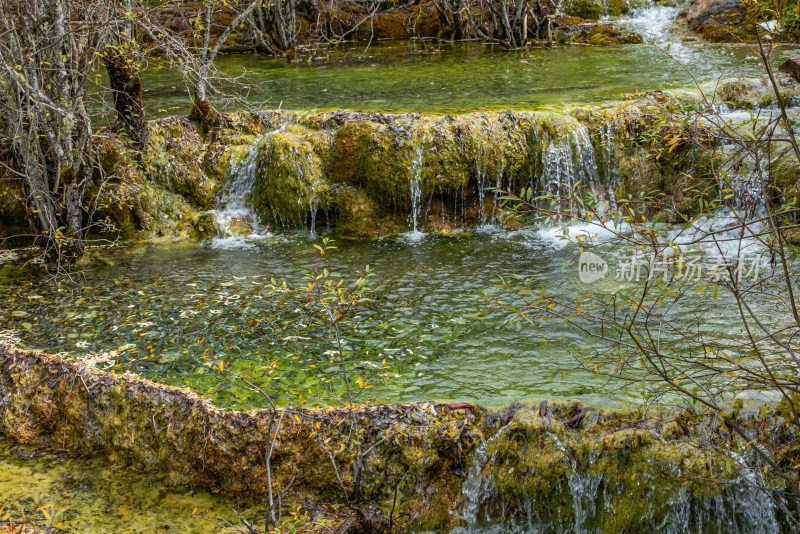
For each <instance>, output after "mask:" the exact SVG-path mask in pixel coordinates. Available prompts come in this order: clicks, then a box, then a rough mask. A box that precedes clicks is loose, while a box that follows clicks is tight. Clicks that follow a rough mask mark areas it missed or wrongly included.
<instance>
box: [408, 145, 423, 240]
mask: <svg viewBox="0 0 800 534" xmlns="http://www.w3.org/2000/svg"><path fill="white" fill-rule="evenodd" d="M424 168H425V140H424V137H423V138H422V139H419V140H418V141H417V143H416V144H415V145H414V156H413V157H412V159H411V176H412V178H411V183H410V187H411V214H410V217H411V228H412V230H411V236H412V237H414V238H420V237H422V232H421V231H420V230H419V228H418V226H417V225H418V224H419V216H420V209H421V204H422V172H423V169H424Z"/></svg>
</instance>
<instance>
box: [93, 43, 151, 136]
mask: <svg viewBox="0 0 800 534" xmlns="http://www.w3.org/2000/svg"><path fill="white" fill-rule="evenodd" d="M103 63H104V64H105V67H106V72H108V80H109V84H110V86H111V91H112V94H113V97H114V110H115V111H116V114H117V125H118V126H119V128H120V130H121V131H123V132H125V133H126V134H127V135H128V137H129V138H130V139H131V141H132V142H133V144H134V145H135V146H136V148H137V149H139V150H144V149H145V147H146V146H147V123H146V122H145V114H144V107H143V105H142V81H141V78H140V77H139V72H138V70H137V69H135V68H134V67H133V66H132V64H131V62H130V61H128V60H127V59H126V58H125V56H124V55H123V54H121V53H120V52H118V51H116V50H114V49H111V48H110V49H108V50H107V51H106V54H105V58H104V61H103Z"/></svg>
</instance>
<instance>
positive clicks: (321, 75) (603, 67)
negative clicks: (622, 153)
mask: <svg viewBox="0 0 800 534" xmlns="http://www.w3.org/2000/svg"><path fill="white" fill-rule="evenodd" d="M677 12H678V9H677V8H670V7H663V6H656V7H652V8H650V9H645V10H640V11H638V12H635V13H633V14H632V15H631V16H630V17H626V18H623V20H622V21H620V23H621V24H622V25H624V26H625V27H626V28H628V29H629V30H632V31H635V32H638V33H640V34H642V36H643V37H644V43H643V44H629V45H619V46H603V47H595V46H580V45H573V46H555V47H553V48H535V49H530V50H519V51H511V52H509V51H506V50H503V49H502V48H501V47H499V46H498V45H487V44H481V43H427V44H422V43H419V42H402V43H398V42H377V43H372V45H371V46H369V47H367V46H366V44H364V43H355V44H346V45H341V46H339V47H335V48H332V49H325V50H319V51H317V53H316V55H315V56H314V58H313V59H305V60H300V61H297V62H287V61H286V60H284V59H270V58H265V57H263V56H258V55H256V54H228V55H224V56H221V57H220V58H219V59H218V62H217V65H218V66H219V67H220V68H221V69H222V70H223V71H225V72H227V73H228V74H230V75H231V76H239V75H243V74H246V75H247V80H248V82H254V83H255V84H256V86H253V87H250V88H248V90H247V91H246V92H244V91H241V90H235V91H233V92H235V93H236V94H238V95H240V96H245V97H246V99H247V100H249V101H250V102H251V103H252V104H254V105H256V107H259V108H277V107H280V108H281V109H283V110H308V109H357V110H360V111H385V112H404V111H413V112H428V113H458V112H469V111H476V110H492V109H532V108H536V107H542V106H556V105H560V104H565V103H572V104H592V103H598V102H608V101H615V100H620V99H622V98H624V96H625V95H627V94H632V93H634V92H637V91H653V90H668V89H680V88H688V87H692V84H693V82H692V78H691V77H690V76H689V74H687V72H686V71H685V70H684V68H683V66H681V64H679V63H678V62H677V61H676V60H678V61H680V62H681V63H682V64H683V65H684V66H685V67H686V68H687V69H689V70H690V71H691V72H692V74H693V75H694V76H695V78H697V80H698V81H700V82H701V83H705V84H711V83H714V82H715V81H716V80H718V79H719V78H720V77H721V78H731V77H737V76H759V77H760V76H762V75H763V72H762V71H761V69H760V67H759V64H758V62H757V60H756V59H755V58H754V57H752V54H751V52H750V51H749V50H747V48H746V47H745V46H743V45H737V44H711V43H707V42H702V41H693V40H689V41H685V40H684V39H685V38H686V34H684V33H683V32H681V31H675V30H673V29H672V26H673V21H674V20H675V16H676V14H677ZM651 43H654V44H655V45H657V46H653V44H651ZM665 52H668V53H669V54H670V55H671V56H672V58H670V57H668V56H667V54H666V53H665ZM799 54H800V48H798V47H797V46H781V47H778V48H777V49H776V50H775V52H774V57H775V60H776V63H779V62H782V61H783V60H785V59H786V58H787V57H796V56H797V55H799ZM673 58H674V59H673ZM144 86H145V87H146V88H147V89H146V91H145V101H146V105H147V107H148V109H149V116H150V117H154V116H164V115H174V114H178V113H182V112H184V113H185V112H187V111H188V107H189V104H190V101H189V98H188V93H187V91H186V87H185V85H184V84H183V83H182V82H181V80H180V78H179V77H178V76H176V75H175V74H174V73H173V72H171V71H168V70H150V71H148V72H146V73H145V79H144ZM245 93H246V94H245ZM240 105H241V104H237V103H230V106H231V107H234V108H235V107H239V106H240Z"/></svg>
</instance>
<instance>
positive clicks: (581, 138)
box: [539, 123, 600, 214]
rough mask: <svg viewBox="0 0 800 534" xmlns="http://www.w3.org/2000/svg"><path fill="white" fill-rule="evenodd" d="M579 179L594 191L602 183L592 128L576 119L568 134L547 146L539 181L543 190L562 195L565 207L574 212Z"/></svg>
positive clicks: (558, 197) (561, 200)
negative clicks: (587, 127)
mask: <svg viewBox="0 0 800 534" xmlns="http://www.w3.org/2000/svg"><path fill="white" fill-rule="evenodd" d="M579 182H580V184H581V185H583V186H586V187H587V188H588V189H589V190H591V191H593V192H594V191H595V190H596V189H597V188H598V187H599V186H600V177H599V173H598V169H597V159H596V156H595V150H594V147H593V146H592V142H591V139H590V137H589V131H588V130H587V129H586V127H585V126H584V125H582V124H579V123H576V124H574V125H573V126H572V129H571V130H570V132H569V134H568V135H566V136H564V137H562V138H560V139H557V140H553V141H551V142H550V144H549V145H548V146H547V147H546V148H545V150H544V152H543V153H542V174H541V177H540V179H539V184H540V189H541V191H543V192H544V193H549V194H550V195H551V196H552V197H553V198H555V199H560V204H561V210H562V211H565V212H567V213H569V214H572V213H574V212H575V209H576V207H577V206H576V201H575V194H576V192H575V186H576V184H578V183H579ZM579 194H580V193H579Z"/></svg>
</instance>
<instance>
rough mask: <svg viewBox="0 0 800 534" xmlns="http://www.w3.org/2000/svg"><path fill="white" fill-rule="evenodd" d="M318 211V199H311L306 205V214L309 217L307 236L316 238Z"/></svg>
mask: <svg viewBox="0 0 800 534" xmlns="http://www.w3.org/2000/svg"><path fill="white" fill-rule="evenodd" d="M318 211H319V199H317V198H316V197H313V198H312V199H311V200H310V201H309V203H308V213H309V215H310V217H311V222H310V225H309V228H308V234H309V236H311V237H312V238H313V237H316V236H317V212H318Z"/></svg>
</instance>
